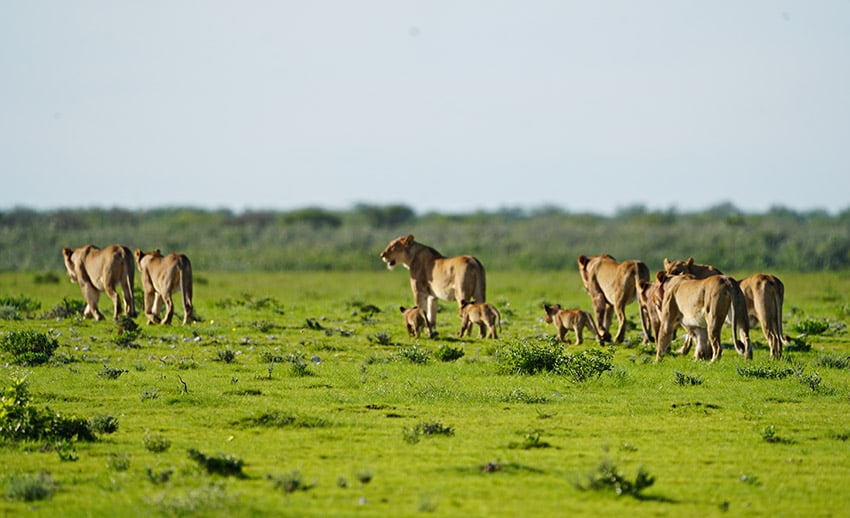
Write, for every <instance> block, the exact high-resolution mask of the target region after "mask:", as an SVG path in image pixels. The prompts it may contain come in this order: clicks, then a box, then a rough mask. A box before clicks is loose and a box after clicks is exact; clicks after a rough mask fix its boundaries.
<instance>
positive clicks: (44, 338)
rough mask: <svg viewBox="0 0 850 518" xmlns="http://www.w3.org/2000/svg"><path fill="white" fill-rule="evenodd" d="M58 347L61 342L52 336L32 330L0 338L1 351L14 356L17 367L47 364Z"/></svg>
mask: <svg viewBox="0 0 850 518" xmlns="http://www.w3.org/2000/svg"><path fill="white" fill-rule="evenodd" d="M58 347H59V341H58V340H57V339H56V338H55V337H54V336H51V334H49V333H43V332H40V331H33V330H30V329H25V330H23V331H9V332H8V333H6V334H5V335H3V338H0V350H2V351H5V352H6V353H8V354H10V355H12V363H14V364H16V365H24V366H30V367H31V366H35V365H42V364H45V363H47V362H48V361H49V360H50V357H51V356H53V353H54V352H55V351H56V349H57V348H58Z"/></svg>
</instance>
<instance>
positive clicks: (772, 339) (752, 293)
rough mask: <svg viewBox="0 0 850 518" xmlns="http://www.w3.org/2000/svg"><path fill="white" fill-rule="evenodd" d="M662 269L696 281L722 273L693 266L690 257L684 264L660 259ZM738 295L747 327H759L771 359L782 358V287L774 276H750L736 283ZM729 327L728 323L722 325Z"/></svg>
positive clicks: (708, 266)
mask: <svg viewBox="0 0 850 518" xmlns="http://www.w3.org/2000/svg"><path fill="white" fill-rule="evenodd" d="M664 270H665V271H666V272H667V273H670V274H673V275H676V274H681V273H686V274H691V275H693V276H695V277H697V278H705V277H708V276H711V275H722V272H721V271H720V270H718V269H717V268H715V267H714V266H711V265H708V264H698V263H694V258H693V257H689V258H688V259H687V260H685V261H681V260H677V261H668V260H667V259H666V258H665V259H664ZM739 286H740V288H741V292H742V293H743V294H744V298H745V300H746V303H747V318H748V319H749V325H750V327H753V326H755V325H756V322H758V324H759V325H760V326H761V330H762V333H763V334H764V338H765V340H766V341H767V345H768V348H769V349H770V358H771V359H776V360H778V359H781V358H782V346H783V344H786V343H788V339H787V337H785V335H784V334H783V333H782V304H783V302H784V301H785V285H784V284H782V281H780V280H779V278H778V277H776V276H775V275H770V274H766V273H754V274H752V275H750V276H749V277H747V278H745V279H743V280H741V281H740V282H739ZM726 323H727V324H728V325H731V322H729V321H728V319H727V322H726Z"/></svg>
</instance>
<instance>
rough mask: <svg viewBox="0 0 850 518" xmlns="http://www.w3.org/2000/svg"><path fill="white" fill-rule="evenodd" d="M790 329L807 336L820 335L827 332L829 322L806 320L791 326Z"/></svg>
mask: <svg viewBox="0 0 850 518" xmlns="http://www.w3.org/2000/svg"><path fill="white" fill-rule="evenodd" d="M791 328H792V329H793V330H794V331H796V332H798V333H803V334H807V335H822V334H824V333H825V332H827V331H829V322H827V321H826V320H818V319H812V318H807V319H805V320H801V321H799V322H795V323H794V324H792V325H791Z"/></svg>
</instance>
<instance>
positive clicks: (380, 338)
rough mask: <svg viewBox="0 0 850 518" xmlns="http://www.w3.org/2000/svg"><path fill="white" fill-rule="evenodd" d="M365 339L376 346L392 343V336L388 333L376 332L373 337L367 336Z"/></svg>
mask: <svg viewBox="0 0 850 518" xmlns="http://www.w3.org/2000/svg"><path fill="white" fill-rule="evenodd" d="M366 338H367V339H368V340H369V341H370V342H372V343H376V344H378V345H391V344H392V343H393V335H392V333H390V332H388V331H378V332H377V333H375V334H374V335H367V337H366Z"/></svg>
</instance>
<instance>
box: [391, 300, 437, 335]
mask: <svg viewBox="0 0 850 518" xmlns="http://www.w3.org/2000/svg"><path fill="white" fill-rule="evenodd" d="M398 309H399V311H401V314H402V315H403V316H404V325H405V326H406V327H407V334H408V335H410V336H412V337H415V338H419V334H420V333H421V332H422V329H423V328H426V327H427V328H428V336H431V324H429V323H428V319H427V318H425V312H423V311H422V308H420V307H419V306H413V307H412V308H406V307H404V306H399V308H398Z"/></svg>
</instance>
